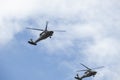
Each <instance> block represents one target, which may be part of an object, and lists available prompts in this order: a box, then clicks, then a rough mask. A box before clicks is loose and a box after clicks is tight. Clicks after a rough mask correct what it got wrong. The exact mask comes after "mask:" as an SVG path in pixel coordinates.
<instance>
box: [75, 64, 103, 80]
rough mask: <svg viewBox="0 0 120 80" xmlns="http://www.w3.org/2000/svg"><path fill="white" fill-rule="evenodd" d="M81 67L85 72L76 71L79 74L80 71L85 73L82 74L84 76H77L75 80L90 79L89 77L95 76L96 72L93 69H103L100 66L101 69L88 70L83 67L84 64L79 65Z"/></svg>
mask: <svg viewBox="0 0 120 80" xmlns="http://www.w3.org/2000/svg"><path fill="white" fill-rule="evenodd" d="M81 65H82V66H84V67H85V68H86V69H85V70H78V71H77V72H80V71H85V72H84V75H83V76H81V77H80V76H79V75H78V74H77V75H76V76H75V77H74V78H75V79H77V80H82V79H83V78H86V77H91V76H93V77H94V76H95V75H96V74H97V71H94V70H93V69H100V68H103V67H104V66H101V67H96V68H92V69H90V68H88V67H87V66H85V65H84V64H81Z"/></svg>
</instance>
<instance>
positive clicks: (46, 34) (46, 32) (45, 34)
mask: <svg viewBox="0 0 120 80" xmlns="http://www.w3.org/2000/svg"><path fill="white" fill-rule="evenodd" d="M47 27H48V21H46V27H45V29H37V28H29V27H27V28H26V29H31V30H37V31H42V32H41V33H40V37H39V38H38V39H37V40H35V41H33V40H32V39H30V40H29V41H28V43H29V44H31V45H37V43H38V42H39V41H41V40H44V39H46V38H48V37H49V38H51V36H53V33H54V31H56V32H65V31H64V30H54V31H49V30H48V29H47Z"/></svg>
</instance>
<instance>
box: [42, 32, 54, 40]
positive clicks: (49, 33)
mask: <svg viewBox="0 0 120 80" xmlns="http://www.w3.org/2000/svg"><path fill="white" fill-rule="evenodd" d="M53 33H54V32H53V31H46V32H43V33H42V34H40V39H41V40H43V39H46V38H48V37H50V38H51V36H52V35H53Z"/></svg>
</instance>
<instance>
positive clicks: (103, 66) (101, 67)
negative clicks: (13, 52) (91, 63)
mask: <svg viewBox="0 0 120 80" xmlns="http://www.w3.org/2000/svg"><path fill="white" fill-rule="evenodd" d="M100 68H104V66H100V67H96V68H92V69H100Z"/></svg>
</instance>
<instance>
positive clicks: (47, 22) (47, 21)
mask: <svg viewBox="0 0 120 80" xmlns="http://www.w3.org/2000/svg"><path fill="white" fill-rule="evenodd" d="M47 27H48V21H46V27H45V31H47Z"/></svg>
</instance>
